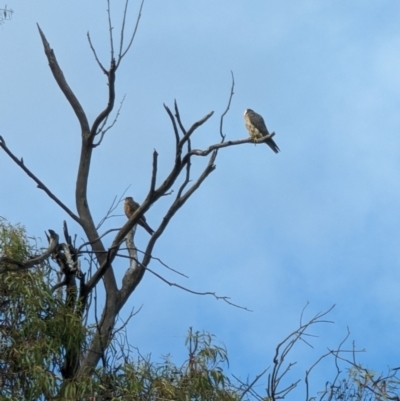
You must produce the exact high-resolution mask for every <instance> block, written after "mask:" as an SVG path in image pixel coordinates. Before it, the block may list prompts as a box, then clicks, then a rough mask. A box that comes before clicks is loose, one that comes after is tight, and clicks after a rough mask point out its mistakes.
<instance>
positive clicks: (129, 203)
mask: <svg viewBox="0 0 400 401" xmlns="http://www.w3.org/2000/svg"><path fill="white" fill-rule="evenodd" d="M139 206H140V205H139V203H137V202H135V201H134V200H133V198H132V196H128V197H127V198H125V203H124V212H125V214H126V217H128V219H129V218H130V217H131V216H132V215H133V214H134V213H135V212H136V210H138V209H139ZM138 224H139V225H140V226H142V227H143V228H144V229H145V230H146V231H147V232H148V233H149V234H150V235H153V233H154V230H152V229H151V228H150V226H149V225H148V224H147V222H146V218H145V217H144V216H142V217H141V218H140V219H139V221H138Z"/></svg>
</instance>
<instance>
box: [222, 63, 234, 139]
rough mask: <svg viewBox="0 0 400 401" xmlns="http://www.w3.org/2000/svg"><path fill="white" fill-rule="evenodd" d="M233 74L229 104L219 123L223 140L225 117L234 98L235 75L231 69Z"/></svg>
mask: <svg viewBox="0 0 400 401" xmlns="http://www.w3.org/2000/svg"><path fill="white" fill-rule="evenodd" d="M231 75H232V86H231V93H230V94H229V100H228V104H227V106H226V109H225V111H224V112H223V113H222V115H221V120H220V123H219V134H220V136H221V142H224V141H225V137H226V135H225V134H224V133H223V126H224V117H225V116H226V114H227V113H228V111H229V109H230V107H231V102H232V98H233V95H234V93H235V92H234V91H233V90H234V89H235V77H234V76H233V71H231Z"/></svg>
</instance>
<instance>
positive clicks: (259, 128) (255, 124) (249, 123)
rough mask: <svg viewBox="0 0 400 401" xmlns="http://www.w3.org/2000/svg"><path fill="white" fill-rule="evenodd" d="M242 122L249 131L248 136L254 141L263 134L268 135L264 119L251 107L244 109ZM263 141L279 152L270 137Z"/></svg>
mask: <svg viewBox="0 0 400 401" xmlns="http://www.w3.org/2000/svg"><path fill="white" fill-rule="evenodd" d="M244 123H245V125H246V128H247V131H249V134H250V137H251V138H253V139H254V142H256V140H257V139H259V138H261V137H263V136H265V135H269V132H268V129H267V126H266V125H265V122H264V119H263V118H262V117H261V116H260V115H259V114H257V113H256V112H255V111H253V110H251V109H246V110H245V111H244ZM265 143H266V144H267V145H268V146H269V147H270V148H271V149H272V150H273V151H274V152H275V153H278V152H279V150H280V149H279V148H278V145H277V144H276V143H275V141H274V140H273V139H272V138H270V139H267V141H266V142H265Z"/></svg>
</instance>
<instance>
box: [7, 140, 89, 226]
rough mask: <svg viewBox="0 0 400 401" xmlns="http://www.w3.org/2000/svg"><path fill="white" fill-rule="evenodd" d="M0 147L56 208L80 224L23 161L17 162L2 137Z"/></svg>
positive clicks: (73, 214) (74, 215)
mask: <svg viewBox="0 0 400 401" xmlns="http://www.w3.org/2000/svg"><path fill="white" fill-rule="evenodd" d="M0 147H1V148H2V149H3V150H4V151H5V152H6V153H7V154H8V156H10V158H11V159H12V160H13V161H14V162H15V163H16V164H17V165H18V166H19V167H20V168H21V169H22V170H24V172H25V173H26V174H27V175H28V176H29V177H30V178H32V180H33V181H35V182H36V184H37V187H38V188H39V189H41V190H43V191H44V192H45V193H46V194H47V195H48V196H49V198H51V199H53V201H54V202H55V203H57V205H58V206H60V207H61V208H62V209H63V210H64V211H65V212H66V213H67V214H68V215H69V216H70V217H71V218H72V219H74V220H75V221H76V222H77V223H79V224H81V220H80V218H79V217H78V216H77V215H76V214H75V213H74V212H72V210H71V209H69V208H68V207H67V206H66V205H65V204H64V203H63V202H61V200H60V199H59V198H57V196H55V195H54V194H53V193H52V192H51V191H50V189H49V188H47V186H46V185H45V184H43V182H42V181H40V180H39V178H37V177H36V175H35V174H33V173H32V172H31V171H30V170H29V169H28V168H27V167H26V166H25V164H24V161H23V159H22V158H21V160H19V159H18V158H17V157H16V156H15V155H14V154H13V153H12V152H11V150H10V149H9V148H8V147H7V145H6V142H5V141H4V139H3V137H1V136H0Z"/></svg>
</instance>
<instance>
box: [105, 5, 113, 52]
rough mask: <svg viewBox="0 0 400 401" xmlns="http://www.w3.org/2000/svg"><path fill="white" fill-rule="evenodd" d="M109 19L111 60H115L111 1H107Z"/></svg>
mask: <svg viewBox="0 0 400 401" xmlns="http://www.w3.org/2000/svg"><path fill="white" fill-rule="evenodd" d="M107 17H108V32H109V34H110V51H111V60H114V39H113V34H112V31H113V29H114V28H113V27H112V24H111V7H110V0H107Z"/></svg>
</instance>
